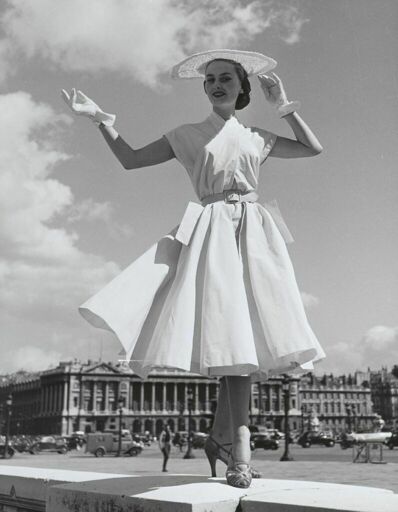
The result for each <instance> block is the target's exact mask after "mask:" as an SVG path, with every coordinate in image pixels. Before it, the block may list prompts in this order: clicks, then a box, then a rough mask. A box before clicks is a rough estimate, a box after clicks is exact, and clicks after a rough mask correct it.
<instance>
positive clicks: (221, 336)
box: [79, 202, 325, 380]
mask: <svg viewBox="0 0 398 512" xmlns="http://www.w3.org/2000/svg"><path fill="white" fill-rule="evenodd" d="M277 224H278V223H277V222H275V218H274V217H273V215H272V214H271V213H270V211H269V210H268V209H267V208H265V207H263V206H262V205H260V204H258V203H239V204H227V203H224V202H217V203H213V204H209V205H207V206H205V207H202V206H200V205H198V204H196V203H190V204H189V206H188V208H187V210H186V213H185V215H184V217H183V219H182V222H181V224H180V225H179V226H178V227H177V228H175V229H174V230H173V231H171V232H170V233H169V234H167V235H166V236H164V237H163V238H162V239H161V240H159V241H158V242H157V243H156V244H155V245H153V246H152V247H151V248H149V249H148V250H147V251H146V252H145V253H144V254H142V255H141V256H140V257H139V258H138V259H137V260H135V261H134V262H133V263H131V264H130V265H129V266H128V267H127V268H126V269H125V270H124V271H122V272H121V273H120V274H119V275H118V276H116V277H115V278H114V279H113V280H112V281H111V282H110V283H109V284H108V285H106V286H105V287H104V288H103V289H101V290H100V291H99V292H98V293H97V294H96V295H94V296H93V297H91V298H90V299H89V300H88V301H87V302H85V303H84V304H83V305H82V306H81V307H80V308H79V311H80V313H81V314H82V315H83V317H84V318H85V319H86V320H87V321H88V322H90V323H91V324H92V325H94V326H95V327H100V328H103V329H107V330H110V331H112V332H113V333H114V334H115V335H116V336H117V337H118V339H119V340H120V342H121V345H122V347H123V354H124V356H123V358H124V359H125V360H126V361H127V362H128V363H129V365H130V366H131V368H132V369H133V370H134V372H135V373H137V374H138V375H139V376H141V377H142V378H146V377H147V375H148V373H149V372H150V371H151V370H152V369H154V368H173V369H180V370H186V371H190V372H194V373H198V374H202V375H206V376H222V375H250V376H251V377H252V379H253V380H259V379H262V378H267V376H269V375H270V374H275V373H283V372H292V373H293V372H297V371H308V370H310V369H312V368H313V366H312V364H313V362H315V361H318V360H320V359H322V358H323V357H324V356H325V354H324V351H323V350H322V348H321V346H320V344H319V342H318V340H317V338H316V336H315V335H314V333H313V331H312V329H311V327H310V325H309V323H308V321H307V318H306V314H305V310H304V306H303V302H302V299H301V295H300V292H299V289H298V286H297V282H296V278H295V275H294V270H293V266H292V263H291V260H290V257H289V254H288V251H287V247H286V243H285V239H284V236H283V230H282V233H281V230H280V227H278V225H277Z"/></svg>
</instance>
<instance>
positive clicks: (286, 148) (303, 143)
mask: <svg viewBox="0 0 398 512" xmlns="http://www.w3.org/2000/svg"><path fill="white" fill-rule="evenodd" d="M283 119H285V120H286V121H287V123H288V124H289V126H290V127H291V129H292V130H293V133H294V135H295V137H296V140H293V139H288V138H286V137H280V136H279V135H278V136H277V138H276V141H275V144H274V145H273V147H272V149H271V151H270V153H269V156H275V157H279V158H301V157H308V156H316V155H319V153H321V152H322V149H323V148H322V146H321V143H320V142H319V140H318V139H317V137H316V136H315V134H314V132H313V131H312V130H311V128H310V127H309V126H308V125H307V123H305V122H304V121H303V119H302V118H301V117H300V116H299V115H298V114H297V112H292V113H291V114H288V115H286V116H284V117H283Z"/></svg>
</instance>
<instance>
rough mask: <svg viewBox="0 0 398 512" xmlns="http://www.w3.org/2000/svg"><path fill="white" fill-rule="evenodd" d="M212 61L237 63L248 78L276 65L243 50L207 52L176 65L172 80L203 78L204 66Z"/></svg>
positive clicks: (263, 56) (264, 57) (258, 54)
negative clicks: (222, 60) (226, 60)
mask: <svg viewBox="0 0 398 512" xmlns="http://www.w3.org/2000/svg"><path fill="white" fill-rule="evenodd" d="M214 59H228V60H234V61H236V62H239V63H240V64H242V66H243V68H244V69H245V71H246V72H247V74H248V75H249V76H250V75H258V74H261V73H267V72H268V71H270V70H271V69H273V68H274V67H275V66H276V65H277V62H276V60H274V59H271V57H267V56H266V55H263V54H262V53H257V52H246V51H243V50H208V51H206V52H200V53H195V54H194V55H191V56H190V57H187V58H186V59H184V60H182V61H181V62H179V63H178V64H176V65H175V66H174V67H173V69H172V70H171V76H172V77H173V78H203V77H204V76H205V69H206V65H207V64H208V63H209V62H211V61H212V60H214Z"/></svg>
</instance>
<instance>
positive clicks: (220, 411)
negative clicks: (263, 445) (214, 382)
mask: <svg viewBox="0 0 398 512" xmlns="http://www.w3.org/2000/svg"><path fill="white" fill-rule="evenodd" d="M225 379H226V377H222V378H221V379H220V388H219V391H218V400H217V409H216V412H215V414H214V421H213V427H212V430H211V436H212V437H213V439H215V440H216V441H217V442H218V443H220V444H227V445H228V444H230V443H232V432H233V431H232V423H231V414H230V410H229V399H228V391H227V384H226V382H225ZM228 449H229V447H228Z"/></svg>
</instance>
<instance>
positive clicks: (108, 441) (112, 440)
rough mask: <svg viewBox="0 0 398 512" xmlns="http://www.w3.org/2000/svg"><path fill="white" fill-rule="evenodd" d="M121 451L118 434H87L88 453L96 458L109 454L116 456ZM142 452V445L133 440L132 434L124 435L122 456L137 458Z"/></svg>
mask: <svg viewBox="0 0 398 512" xmlns="http://www.w3.org/2000/svg"><path fill="white" fill-rule="evenodd" d="M118 451H119V435H118V433H117V432H95V433H94V434H87V444H86V453H93V454H94V455H95V456H96V457H103V456H104V455H106V454H108V453H112V454H116V453H117V452H118ZM141 452H142V443H137V442H136V441H134V440H133V438H132V436H131V434H130V433H128V434H127V433H125V434H124V435H123V434H122V442H121V454H122V455H130V456H131V457H135V456H137V455H139V454H140V453H141Z"/></svg>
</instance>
